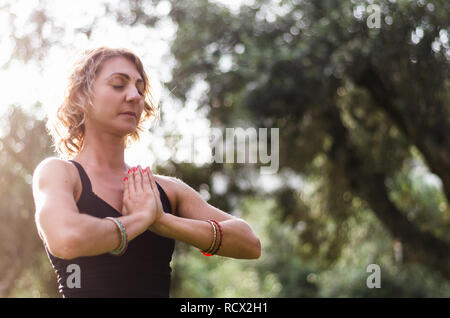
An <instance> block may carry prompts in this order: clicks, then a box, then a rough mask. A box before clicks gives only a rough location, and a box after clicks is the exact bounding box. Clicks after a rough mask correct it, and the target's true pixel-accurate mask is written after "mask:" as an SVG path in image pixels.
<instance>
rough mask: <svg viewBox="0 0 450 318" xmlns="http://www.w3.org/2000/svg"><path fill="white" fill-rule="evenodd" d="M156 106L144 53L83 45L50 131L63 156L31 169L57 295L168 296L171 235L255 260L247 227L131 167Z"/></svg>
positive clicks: (175, 183) (169, 180) (175, 184)
mask: <svg viewBox="0 0 450 318" xmlns="http://www.w3.org/2000/svg"><path fill="white" fill-rule="evenodd" d="M156 114H157V109H156V105H155V104H154V102H153V100H152V96H151V88H150V86H149V81H148V78H147V75H146V73H145V71H144V68H143V65H142V62H141V61H140V59H139V58H138V57H137V56H136V55H135V54H133V53H132V52H130V51H129V50H126V49H110V48H106V47H100V48H97V49H93V50H88V51H86V52H85V54H84V55H83V56H82V57H81V59H80V61H79V62H78V63H77V64H76V65H75V68H74V70H73V72H72V74H71V76H70V80H69V86H68V91H67V94H66V97H65V100H64V102H63V103H62V105H61V106H60V107H59V109H58V112H57V116H56V119H55V120H54V121H53V122H52V121H49V123H48V127H49V128H50V133H51V134H52V137H53V139H54V143H55V146H56V148H57V151H58V152H59V154H61V155H62V156H63V157H65V158H71V159H70V160H65V159H59V158H47V159H45V160H44V161H42V162H41V163H40V164H39V165H38V166H37V168H36V170H35V172H34V174H33V196H34V200H35V206H36V224H37V228H38V232H39V234H40V236H41V238H42V240H43V242H44V246H45V249H46V251H47V254H48V257H49V259H50V261H51V263H52V266H53V267H54V269H55V272H56V274H57V277H58V282H59V290H60V292H61V293H62V295H63V297H169V286H170V273H171V268H170V261H171V258H172V252H173V249H174V241H175V240H180V241H183V242H185V243H188V244H190V245H193V246H195V247H197V248H198V249H200V250H201V251H202V252H203V253H204V254H205V255H208V256H209V255H212V254H217V255H221V256H226V257H233V258H247V259H255V258H258V257H259V255H260V242H259V239H258V238H257V237H256V236H255V235H254V233H253V232H252V230H251V228H250V227H249V225H248V224H247V223H246V222H245V221H243V220H242V219H239V218H237V217H233V216H231V215H229V214H228V213H225V212H223V211H221V210H219V209H217V208H215V207H213V206H211V205H209V204H208V203H207V202H205V201H204V200H203V199H202V198H201V197H200V195H199V194H198V193H197V192H196V191H195V190H193V189H192V188H191V187H189V186H188V185H186V184H185V183H183V182H182V181H181V180H179V179H176V178H173V177H166V176H159V175H154V174H153V173H152V171H151V169H150V168H149V167H146V168H145V169H142V167H141V166H139V165H138V166H137V167H130V166H128V165H127V164H126V163H125V161H124V150H125V148H126V147H127V146H128V145H129V144H130V142H133V141H138V140H139V135H140V133H141V132H142V131H143V129H142V123H143V122H144V121H145V120H148V119H151V118H154V117H155V116H156Z"/></svg>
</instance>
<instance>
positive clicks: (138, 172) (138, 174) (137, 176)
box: [134, 165, 143, 192]
mask: <svg viewBox="0 0 450 318" xmlns="http://www.w3.org/2000/svg"><path fill="white" fill-rule="evenodd" d="M134 185H135V187H136V192H142V191H143V189H142V169H141V166H140V165H138V166H137V168H136V169H135V171H134Z"/></svg>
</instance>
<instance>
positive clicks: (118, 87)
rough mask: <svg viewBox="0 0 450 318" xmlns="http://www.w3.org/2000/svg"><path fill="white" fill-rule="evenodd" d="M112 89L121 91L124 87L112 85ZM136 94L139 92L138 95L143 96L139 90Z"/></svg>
mask: <svg viewBox="0 0 450 318" xmlns="http://www.w3.org/2000/svg"><path fill="white" fill-rule="evenodd" d="M112 87H114V88H115V89H117V90H120V89H122V88H123V87H124V86H121V85H113V86H112ZM138 92H139V95H141V96H144V93H143V92H141V91H140V90H138Z"/></svg>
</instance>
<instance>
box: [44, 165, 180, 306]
mask: <svg viewBox="0 0 450 318" xmlns="http://www.w3.org/2000/svg"><path fill="white" fill-rule="evenodd" d="M69 161H70V162H72V163H73V164H75V166H76V167H77V169H78V172H79V174H80V178H81V183H82V186H83V189H82V193H81V196H80V199H79V200H78V202H77V206H78V209H79V211H80V213H85V214H89V215H92V216H95V217H98V218H105V217H108V216H111V217H120V216H121V214H120V213H119V212H118V211H117V210H116V209H114V208H113V207H112V206H111V205H109V204H108V203H107V202H106V201H104V200H102V199H101V198H100V197H98V196H97V195H96V194H95V193H94V192H93V191H92V186H91V181H90V180H89V177H88V175H87V174H86V171H85V170H84V168H83V167H82V166H81V164H79V163H78V162H76V161H73V160H69ZM156 185H157V187H158V190H159V193H160V195H161V203H162V206H163V210H164V212H165V213H172V211H171V208H170V202H169V199H168V197H167V195H166V193H165V192H164V190H163V189H162V187H161V186H160V185H159V184H158V183H156ZM174 247H175V241H174V240H173V239H168V238H165V237H162V236H159V235H156V234H155V233H153V232H150V231H146V232H144V233H142V234H141V235H139V236H137V237H136V238H135V239H134V240H132V241H131V242H130V243H129V245H128V249H127V251H126V252H125V254H124V255H123V256H113V255H111V254H109V253H105V254H102V255H97V256H85V257H78V258H75V259H71V260H64V259H61V258H58V257H55V256H54V255H52V254H51V253H50V252H49V250H48V249H47V247H45V249H46V251H47V255H48V257H49V259H50V262H51V263H52V266H53V268H54V270H55V272H56V276H57V279H58V285H59V291H60V293H61V294H62V295H63V297H123V298H125V297H136V298H138V297H139V298H142V297H159V298H163V297H164V298H166V297H169V288H170V274H171V271H172V270H171V268H170V261H171V260H172V253H173V250H174ZM71 264H76V265H78V266H79V267H77V266H76V265H75V266H74V265H72V266H70V265H71ZM78 273H79V282H80V284H79V286H78V285H76V283H77V281H76V279H77V278H76V277H75V276H74V275H77V274H78Z"/></svg>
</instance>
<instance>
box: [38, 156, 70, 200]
mask: <svg viewBox="0 0 450 318" xmlns="http://www.w3.org/2000/svg"><path fill="white" fill-rule="evenodd" d="M74 168H75V167H74V166H73V164H71V163H70V162H68V161H65V160H62V159H59V158H57V157H48V158H45V159H44V160H42V161H41V162H40V163H39V164H38V165H37V166H36V168H35V169H34V172H33V192H35V193H36V192H39V191H43V190H45V189H49V188H52V187H53V186H61V182H63V183H64V185H65V187H64V188H66V189H69V188H70V189H72V190H75V185H76V180H77V179H76V174H74V173H76V171H74ZM52 180H53V181H54V182H52Z"/></svg>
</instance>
